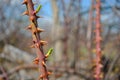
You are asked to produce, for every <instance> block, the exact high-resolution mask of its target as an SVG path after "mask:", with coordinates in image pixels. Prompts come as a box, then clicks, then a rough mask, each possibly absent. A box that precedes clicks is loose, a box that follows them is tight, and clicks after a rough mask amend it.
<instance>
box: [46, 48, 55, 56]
mask: <svg viewBox="0 0 120 80" xmlns="http://www.w3.org/2000/svg"><path fill="white" fill-rule="evenodd" d="M52 52H53V48H50V49H49V50H48V52H47V54H46V55H45V56H46V57H48V56H50V55H51V54H52Z"/></svg>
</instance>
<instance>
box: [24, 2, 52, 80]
mask: <svg viewBox="0 0 120 80" xmlns="http://www.w3.org/2000/svg"><path fill="white" fill-rule="evenodd" d="M23 4H25V5H26V7H27V11H26V15H28V16H29V20H30V25H29V27H28V29H30V31H31V32H32V39H33V45H32V47H34V48H35V49H36V53H37V58H36V59H35V60H34V62H35V63H36V64H38V66H39V70H40V73H41V75H40V78H39V79H42V80H49V78H48V75H49V73H50V72H48V71H47V68H46V65H45V62H46V57H45V55H44V52H43V45H44V44H46V41H42V40H41V38H40V35H39V33H40V32H42V31H43V30H42V29H39V28H38V23H37V19H38V16H37V15H36V14H37V13H36V12H35V10H34V4H33V2H32V0H24V1H23Z"/></svg>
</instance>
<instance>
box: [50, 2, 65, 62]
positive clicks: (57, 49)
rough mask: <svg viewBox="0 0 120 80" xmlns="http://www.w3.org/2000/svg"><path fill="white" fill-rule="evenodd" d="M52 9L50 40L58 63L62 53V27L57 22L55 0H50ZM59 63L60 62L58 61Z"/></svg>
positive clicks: (57, 14)
mask: <svg viewBox="0 0 120 80" xmlns="http://www.w3.org/2000/svg"><path fill="white" fill-rule="evenodd" d="M51 3H52V9H53V21H54V23H53V26H52V41H53V43H54V59H55V62H57V63H59V62H61V60H62V54H63V42H62V39H61V38H62V33H63V32H62V31H63V30H62V27H61V26H60V24H59V13H58V12H59V11H58V10H59V9H58V6H57V0H51ZM59 64H60V63H59Z"/></svg>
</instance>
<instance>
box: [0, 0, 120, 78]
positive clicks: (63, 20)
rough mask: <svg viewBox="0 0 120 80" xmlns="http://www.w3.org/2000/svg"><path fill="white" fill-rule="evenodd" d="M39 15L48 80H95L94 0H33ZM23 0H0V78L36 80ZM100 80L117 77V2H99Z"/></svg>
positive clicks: (119, 71)
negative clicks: (44, 41)
mask: <svg viewBox="0 0 120 80" xmlns="http://www.w3.org/2000/svg"><path fill="white" fill-rule="evenodd" d="M33 1H34V3H35V4H36V5H35V8H36V7H37V6H38V5H39V4H41V5H42V9H41V11H40V12H39V13H38V15H40V16H42V17H43V18H40V19H39V20H38V23H39V27H40V28H42V29H45V32H43V33H41V37H42V39H43V40H46V41H48V44H47V45H46V46H44V51H45V53H46V52H47V51H48V50H49V48H54V52H53V53H52V55H51V56H50V58H49V59H48V61H47V68H48V69H49V70H50V71H52V75H50V80H94V78H93V76H94V67H95V62H94V61H95V57H96V55H95V42H94V39H95V33H94V30H95V17H96V11H95V4H96V3H95V0H33ZM22 2H23V0H0V80H36V79H37V78H38V76H39V70H38V69H37V66H36V65H35V64H34V63H33V60H34V58H35V57H36V51H35V50H34V49H31V48H30V47H29V46H30V45H31V44H32V37H31V32H30V31H28V30H25V27H26V26H28V24H29V21H28V16H23V15H22V13H23V12H24V11H25V10H26V7H25V6H24V5H22V4H21V3H22ZM101 26H102V30H101V36H102V55H103V56H102V61H101V63H102V65H103V68H102V74H101V77H102V78H103V79H102V80H120V0H101Z"/></svg>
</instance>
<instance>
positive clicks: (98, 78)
mask: <svg viewBox="0 0 120 80" xmlns="http://www.w3.org/2000/svg"><path fill="white" fill-rule="evenodd" d="M100 4H101V2H100V0H96V37H95V40H96V69H95V78H96V80H101V76H100V75H101V67H102V66H101V63H100V62H101V22H100V6H101V5H100Z"/></svg>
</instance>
